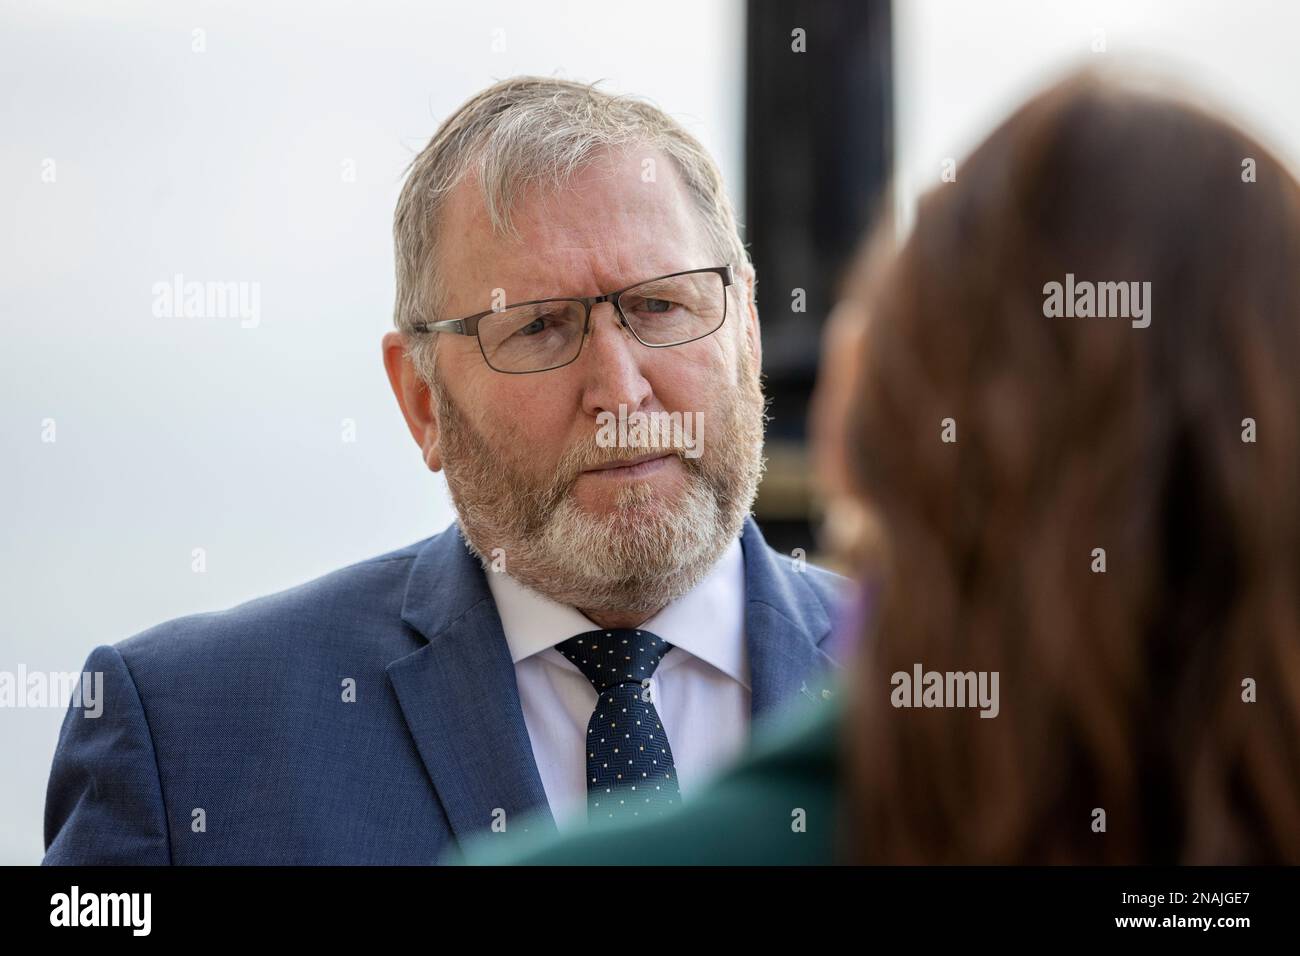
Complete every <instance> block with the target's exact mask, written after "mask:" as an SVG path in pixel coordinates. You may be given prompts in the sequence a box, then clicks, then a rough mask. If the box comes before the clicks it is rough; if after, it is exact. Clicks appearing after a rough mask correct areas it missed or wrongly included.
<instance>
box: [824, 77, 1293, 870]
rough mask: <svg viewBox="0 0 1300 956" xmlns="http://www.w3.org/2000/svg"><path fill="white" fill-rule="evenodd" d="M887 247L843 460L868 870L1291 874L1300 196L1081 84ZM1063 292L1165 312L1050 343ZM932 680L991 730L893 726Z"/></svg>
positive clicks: (1146, 101) (1142, 97) (1231, 138)
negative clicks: (866, 526)
mask: <svg viewBox="0 0 1300 956" xmlns="http://www.w3.org/2000/svg"><path fill="white" fill-rule="evenodd" d="M1247 161H1250V162H1247ZM1252 163H1253V172H1254V177H1253V178H1254V181H1247V180H1248V179H1249V178H1250V177H1249V176H1248V175H1246V172H1247V170H1248V168H1250V167H1251V164H1252ZM885 228H889V227H885ZM877 240H879V236H877ZM880 246H881V243H880V242H879V241H876V242H873V243H872V244H871V246H870V248H871V250H872V251H871V252H869V253H866V254H864V256H863V259H862V260H861V261H860V265H859V266H858V267H857V268H856V270H855V273H854V274H853V276H852V278H851V281H850V284H849V286H848V289H847V290H846V294H847V296H848V297H849V298H850V299H852V300H854V301H857V302H859V303H861V304H862V305H863V306H864V312H865V314H866V317H867V318H866V322H867V325H866V330H865V342H864V344H863V347H862V349H863V350H862V352H861V366H860V379H859V381H860V385H859V386H858V393H857V394H858V401H857V402H856V403H855V411H854V412H853V413H852V414H851V415H850V419H849V422H848V425H847V427H848V432H849V433H848V435H847V436H846V437H847V442H848V447H849V454H848V455H847V456H846V458H847V463H848V468H849V481H850V485H851V491H852V493H853V495H854V496H855V497H857V498H859V499H860V500H862V501H863V502H865V503H866V504H867V506H868V507H869V508H870V509H871V512H872V514H873V517H874V518H875V520H876V522H877V523H878V526H879V527H880V528H881V531H882V534H881V541H880V543H879V547H878V548H877V549H876V550H875V551H873V552H872V554H873V555H874V556H875V557H874V564H873V568H874V573H875V574H876V575H878V579H879V580H880V581H881V582H882V585H883V590H882V592H881V595H880V598H879V604H878V606H877V608H876V611H875V614H874V616H873V619H872V621H871V624H870V625H869V627H868V631H867V633H866V634H864V636H863V645H862V651H861V654H860V656H859V660H858V662H857V666H858V668H859V670H858V672H857V682H858V684H857V689H858V690H859V691H860V693H858V694H857V695H856V697H855V698H854V701H853V704H852V709H851V717H850V723H849V725H848V726H849V730H848V731H847V733H846V747H847V764H848V766H849V772H848V788H849V791H850V793H851V798H850V800H849V801H847V804H846V805H847V806H848V807H849V808H850V809H851V819H850V820H848V821H846V823H847V826H848V828H849V830H850V832H851V834H852V838H851V840H850V841H849V844H850V846H851V855H852V858H853V859H855V860H857V861H862V862H873V863H1270V862H1290V863H1297V862H1300V599H1298V595H1300V185H1298V184H1297V182H1296V179H1295V178H1294V177H1293V175H1292V174H1291V173H1290V172H1288V171H1287V169H1286V168H1285V167H1284V166H1283V164H1282V163H1281V162H1279V160H1278V159H1277V158H1275V157H1274V155H1273V154H1272V153H1271V152H1269V150H1268V149H1266V148H1265V147H1264V146H1262V145H1261V144H1260V143H1259V142H1257V141H1256V140H1254V139H1252V138H1251V137H1250V136H1248V135H1247V134H1246V133H1244V132H1242V131H1241V130H1240V129H1238V128H1236V127H1235V126H1234V125H1232V124H1230V123H1228V122H1226V121H1225V120H1223V119H1220V118H1218V117H1217V116H1216V115H1214V114H1213V113H1210V112H1207V111H1204V110H1202V109H1201V108H1199V107H1198V106H1196V105H1193V104H1191V103H1190V102H1185V101H1184V100H1182V99H1180V98H1177V97H1175V96H1172V95H1167V94H1165V93H1161V92H1156V91H1153V90H1152V89H1151V88H1148V87H1145V86H1138V85H1135V84H1131V83H1124V82H1118V81H1116V80H1114V79H1113V78H1105V77H1102V76H1100V75H1098V74H1095V73H1091V72H1087V73H1083V74H1076V75H1074V76H1072V77H1070V78H1067V79H1066V80H1064V81H1062V82H1060V83H1058V84H1057V85H1055V86H1053V87H1052V88H1050V89H1048V90H1047V91H1046V92H1044V93H1042V94H1040V95H1038V96H1037V97H1035V98H1034V99H1032V100H1031V101H1030V102H1028V103H1027V104H1026V105H1025V106H1023V107H1022V108H1021V109H1019V110H1018V111H1017V112H1016V113H1015V114H1014V115H1013V116H1011V118H1010V119H1008V120H1007V121H1006V122H1005V123H1003V124H1002V125H1001V126H1000V127H999V128H998V129H997V130H996V131H995V132H993V133H992V135H990V136H989V137H988V139H987V140H985V141H984V143H983V144H982V145H980V146H979V147H978V148H977V149H976V150H975V152H974V153H973V154H972V155H971V156H970V157H969V158H968V159H967V160H966V161H965V162H964V163H962V164H961V165H960V166H959V167H958V170H957V180H956V181H955V182H951V183H944V184H941V185H940V186H938V187H936V188H935V189H934V190H932V191H931V192H930V193H929V194H928V195H926V196H925V197H924V198H923V200H922V201H921V203H920V204H919V209H918V212H917V216H916V219H915V225H914V227H913V229H912V230H911V232H910V234H909V235H908V237H907V238H906V240H905V242H904V243H903V244H902V246H901V248H899V249H896V250H895V249H891V250H890V251H889V252H888V253H887V254H885V258H882V254H881V253H880V251H879V249H880ZM1067 273H1072V274H1073V275H1074V276H1075V278H1076V281H1080V282H1081V281H1084V280H1088V281H1094V282H1108V281H1115V282H1133V281H1149V282H1150V283H1151V298H1150V303H1149V305H1150V309H1151V312H1150V316H1151V323H1150V326H1149V327H1146V328H1137V327H1134V325H1133V323H1132V322H1130V321H1129V320H1128V319H1125V318H1065V317H1052V318H1049V317H1047V316H1045V314H1044V301H1045V285H1046V284H1047V283H1049V282H1053V281H1055V282H1062V283H1063V282H1064V281H1065V277H1066V274H1067ZM947 418H951V419H953V424H954V426H955V430H956V435H955V437H956V441H953V442H944V441H941V421H942V420H944V419H947ZM1245 419H1253V421H1254V426H1253V427H1254V429H1255V438H1256V440H1255V441H1254V442H1249V441H1246V440H1244V436H1245V437H1249V436H1248V429H1249V427H1250V423H1245V422H1244V420H1245ZM1098 548H1101V549H1104V552H1105V571H1104V573H1097V571H1095V570H1094V566H1095V564H1096V560H1097V559H1096V557H1095V552H1094V549H1098ZM917 663H919V664H921V665H922V666H923V668H924V669H925V670H926V671H931V670H933V671H940V672H945V671H961V672H966V671H972V670H974V671H990V672H992V671H996V672H998V674H999V691H1000V713H999V714H998V716H997V717H995V718H993V719H982V718H980V717H979V714H978V711H977V710H975V709H958V708H935V709H925V708H919V709H917V708H913V709H907V708H895V707H894V706H892V705H891V702H890V696H891V691H892V690H893V686H892V684H891V675H893V674H894V673H895V672H899V671H903V672H906V673H908V674H910V673H911V672H912V668H913V665H914V664H917ZM1248 679H1249V680H1253V681H1254V682H1255V685H1256V690H1255V693H1256V694H1257V700H1256V701H1255V702H1247V701H1246V700H1244V699H1243V697H1244V696H1245V695H1247V692H1246V690H1245V688H1246V686H1247V684H1248ZM1097 809H1101V810H1104V811H1105V830H1104V832H1098V831H1097V830H1096V829H1095V828H1094V822H1095V821H1096V820H1097V819H1098V817H1097V815H1096V814H1095V811H1096V810H1097Z"/></svg>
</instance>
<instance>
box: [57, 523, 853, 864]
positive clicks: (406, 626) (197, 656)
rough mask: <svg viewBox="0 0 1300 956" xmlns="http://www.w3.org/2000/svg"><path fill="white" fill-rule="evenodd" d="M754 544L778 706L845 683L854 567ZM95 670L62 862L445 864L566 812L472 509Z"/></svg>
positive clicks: (751, 566)
mask: <svg viewBox="0 0 1300 956" xmlns="http://www.w3.org/2000/svg"><path fill="white" fill-rule="evenodd" d="M741 544H742V548H743V551H744V558H745V588H746V594H745V599H746V608H745V633H746V639H747V642H748V650H749V657H750V670H751V684H752V700H753V707H752V710H753V717H754V719H755V721H756V723H757V722H760V721H762V720H763V719H764V717H765V715H769V714H771V713H774V712H777V711H779V710H781V709H782V705H784V704H786V703H788V702H793V701H795V700H798V699H800V698H801V697H814V696H819V695H820V692H821V690H822V689H823V688H824V687H827V686H830V684H831V681H832V680H833V670H834V666H835V662H834V661H832V659H831V657H830V656H828V654H827V653H826V650H825V649H823V647H822V644H823V643H826V647H827V648H829V647H830V646H831V645H830V642H829V641H828V640H827V638H828V635H829V634H830V632H831V621H832V616H833V613H834V609H835V607H836V605H837V603H838V600H839V598H840V596H841V588H842V582H843V579H842V578H840V577H838V576H837V575H833V574H831V573H829V572H827V571H824V570H821V569H819V568H816V567H814V566H812V565H807V566H804V567H801V566H800V565H799V564H798V563H797V562H794V561H792V560H791V559H790V558H787V557H785V556H783V555H780V554H778V553H777V552H775V551H774V550H772V549H771V548H770V547H768V545H767V544H766V543H765V542H764V540H763V537H762V534H761V533H760V532H759V530H758V527H757V525H755V524H754V522H753V520H752V519H748V518H747V519H746V522H745V528H744V532H743V534H742V537H741ZM85 670H86V671H90V672H96V671H100V672H103V674H104V689H103V713H102V714H101V715H100V716H99V717H89V716H85V715H83V712H82V711H81V710H79V709H76V708H73V707H70V708H69V710H68V713H67V715H66V716H65V718H64V721H63V726H62V729H61V731H60V733H59V742H58V748H57V750H56V752H55V755H54V763H53V767H52V770H51V773H50V780H49V787H48V791H47V795H46V804H45V845H46V854H45V860H44V862H45V863H47V864H124V863H125V864H168V863H176V864H337V863H405V864H412V863H414V864H421V863H434V862H437V861H438V858H439V857H440V856H441V855H443V853H444V851H446V850H448V849H449V848H451V847H452V846H453V843H457V844H458V843H459V842H460V841H462V840H464V839H466V838H467V837H470V836H472V835H474V834H476V833H483V832H488V831H490V829H491V826H492V822H493V819H494V813H496V814H497V815H499V814H500V811H504V812H505V814H506V817H507V819H510V820H517V819H521V818H523V817H525V816H526V815H529V813H530V811H544V810H546V808H547V804H546V794H545V791H544V790H543V789H542V782H541V778H540V776H539V774H538V771H537V766H536V764H535V763H534V761H533V752H532V746H531V744H530V742H529V738H528V731H527V729H526V727H525V725H524V718H523V712H522V710H521V708H520V704H519V695H518V691H517V688H516V686H515V670H514V665H513V663H512V662H511V659H510V652H509V647H508V645H507V644H506V640H505V635H504V634H503V633H502V629H501V620H500V618H499V617H498V615H497V610H496V605H495V604H494V602H493V600H492V594H491V591H490V590H489V589H488V585H487V579H486V576H485V572H484V570H483V568H482V566H481V565H480V564H479V562H478V560H477V559H476V558H475V557H474V556H473V555H472V554H471V552H470V551H469V549H468V548H467V547H466V546H465V543H464V541H463V540H462V538H461V537H460V532H459V528H458V526H457V525H455V524H453V525H451V526H450V527H449V528H448V529H447V530H445V531H443V532H442V533H441V534H438V535H435V536H433V537H431V538H428V539H426V540H424V541H421V542H419V543H417V544H413V545H411V546H409V547H406V548H403V549H401V550H399V551H394V552H392V553H390V554H385V555H381V556H379V557H375V558H371V559H370V560H367V561H362V562H360V563H358V564H354V565H351V566H349V567H346V568H342V569H340V570H337V571H334V572H331V573H329V574H326V575H324V576H323V577H320V578H317V579H316V580H314V581H310V582H308V583H306V584H302V585H300V586H298V587H295V588H291V589H289V590H287V591H282V592H280V593H278V594H273V595H270V596H267V597H262V598H258V599H256V600H253V601H249V602H247V603H245V604H241V605H239V606H238V607H234V608H231V609H229V610H225V611H218V612H213V613H205V614H194V615H190V616H186V617H182V618H177V619H176V620H172V621H168V622H166V623H163V624H160V625H157V626H156V627H152V628H150V629H149V630H146V631H144V632H142V633H140V634H137V635H136V636H134V637H132V638H130V639H128V640H125V641H122V642H121V643H119V644H116V645H113V646H108V645H103V646H100V647H97V648H95V649H94V650H93V651H92V652H91V653H90V656H89V658H88V659H87V661H86V664H85ZM349 680H351V681H353V682H355V683H354V684H353V685H351V686H354V687H355V697H356V699H355V702H347V701H345V699H344V697H345V687H346V686H348V685H347V682H348V681H349ZM532 821H533V825H534V826H543V827H547V826H549V827H552V828H553V827H554V822H553V820H551V818H550V816H549V813H548V812H545V813H534V814H532Z"/></svg>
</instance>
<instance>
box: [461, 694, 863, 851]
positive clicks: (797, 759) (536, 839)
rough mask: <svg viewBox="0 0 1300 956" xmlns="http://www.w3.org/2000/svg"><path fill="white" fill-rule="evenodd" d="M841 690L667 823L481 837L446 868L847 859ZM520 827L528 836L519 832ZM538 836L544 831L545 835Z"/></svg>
mask: <svg viewBox="0 0 1300 956" xmlns="http://www.w3.org/2000/svg"><path fill="white" fill-rule="evenodd" d="M842 697H843V692H842V691H837V692H836V693H835V694H833V695H831V696H830V697H829V698H827V699H826V700H824V701H822V702H821V703H819V704H818V705H816V706H811V705H810V706H801V707H797V708H795V709H792V710H789V711H787V712H786V714H785V715H784V719H782V720H778V721H773V722H769V723H767V724H765V725H764V727H763V728H762V730H761V731H757V732H756V736H755V738H754V741H753V744H752V746H751V747H750V749H749V750H748V751H747V753H746V754H745V756H744V757H742V758H741V759H740V760H739V761H738V762H737V763H736V764H735V765H734V766H733V767H732V768H731V769H730V770H728V771H726V772H724V773H723V774H722V775H720V776H719V777H717V778H716V779H715V780H714V781H712V782H711V783H708V784H706V785H705V786H704V787H703V789H701V790H700V791H699V792H697V793H695V794H693V795H687V797H686V798H685V800H684V803H683V805H682V806H681V808H679V809H677V810H675V811H672V812H670V813H668V814H666V815H664V816H662V817H657V818H653V819H646V820H632V821H629V822H619V823H607V824H602V823H600V822H599V821H593V822H592V823H591V824H589V825H588V826H587V827H585V828H583V829H579V830H577V831H573V832H570V833H566V834H560V835H556V834H555V833H554V832H553V831H551V832H546V831H545V830H544V829H543V828H538V830H534V831H533V832H532V833H530V834H529V835H527V836H523V835H519V834H518V833H516V834H514V835H512V836H510V837H508V838H507V837H506V835H505V834H484V835H483V836H481V837H479V838H478V839H476V840H474V841H472V842H471V843H470V844H469V845H468V846H467V847H466V848H465V849H464V850H463V851H460V852H459V853H457V854H455V855H453V856H452V858H450V859H449V860H447V861H446V862H455V863H469V864H472V865H519V866H714V865H730V866H771V865H778V866H808V865H826V864H833V863H837V862H840V861H839V858H838V857H837V851H836V846H837V844H839V843H840V842H841V840H840V837H841V836H842V834H841V832H840V825H841V821H840V816H839V815H840V813H841V810H842V808H841V807H840V797H839V793H840V777H841V769H840V759H839V751H840V743H841V739H840V738H841V734H842V725H843V720H844V710H845V703H844V701H843V700H842ZM519 829H522V827H520V828H519ZM539 831H540V832H539Z"/></svg>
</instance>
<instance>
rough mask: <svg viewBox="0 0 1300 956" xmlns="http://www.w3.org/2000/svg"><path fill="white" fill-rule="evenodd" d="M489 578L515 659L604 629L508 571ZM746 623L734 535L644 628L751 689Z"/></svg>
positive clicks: (741, 567) (740, 560) (741, 555)
mask: <svg viewBox="0 0 1300 956" xmlns="http://www.w3.org/2000/svg"><path fill="white" fill-rule="evenodd" d="M487 581H488V587H489V588H490V589H491V591H492V598H493V600H494V601H495V602H496V606H497V613H498V614H499V615H500V617H501V629H502V630H503V631H504V632H505V636H506V643H507V644H508V645H509V646H510V658H511V660H512V661H514V663H516V664H518V663H519V662H520V661H521V660H524V659H525V658H527V657H531V656H533V655H534V654H538V653H541V652H542V651H544V650H546V649H547V648H550V647H554V646H555V645H556V644H559V643H560V642H561V641H566V640H568V639H569V638H571V637H573V636H575V635H577V634H582V633H583V632H585V631H594V630H598V629H599V625H597V624H594V623H593V622H592V621H591V620H589V619H588V618H587V616H586V615H585V614H583V613H582V612H581V611H579V610H578V609H577V608H574V607H570V606H568V605H566V604H560V603H558V602H557V601H553V600H551V599H550V598H548V597H546V596H544V595H542V594H538V593H537V592H536V591H534V590H532V589H531V588H528V587H525V586H524V585H522V584H520V583H519V582H518V581H516V580H515V579H514V578H512V577H510V575H508V574H507V573H505V572H504V571H497V572H493V571H489V572H487ZM744 624H745V558H744V553H743V551H742V550H741V546H740V539H739V538H735V539H733V540H732V542H731V543H730V545H728V547H727V550H726V551H725V552H723V555H722V557H721V558H720V559H719V560H718V561H717V562H716V563H715V564H714V565H713V567H712V568H710V569H709V572H708V573H707V574H706V575H705V576H704V577H703V579H701V580H700V581H699V583H697V584H696V585H695V587H693V588H691V590H690V591H688V592H686V593H685V594H683V595H682V596H681V597H679V598H678V599H677V600H675V601H673V602H672V603H671V604H669V605H668V606H667V607H665V608H663V609H662V610H660V611H659V613H657V614H655V615H654V617H652V618H650V619H649V620H648V621H645V622H644V623H643V624H641V625H640V626H639V629H641V630H647V631H651V632H653V633H654V634H657V635H659V637H661V638H663V639H664V640H665V641H667V642H668V643H669V644H672V645H673V646H674V647H680V648H681V649H682V650H684V651H686V652H687V653H689V654H692V655H693V656H695V657H698V658H699V659H700V660H703V661H705V662H706V663H708V664H711V665H713V666H714V667H716V668H717V669H718V670H720V671H722V672H723V673H724V674H726V675H727V676H729V677H731V678H732V679H734V680H736V681H738V682H740V683H741V684H743V685H744V686H745V687H746V688H749V687H750V677H749V657H748V651H747V648H746V645H745V626H744ZM565 663H568V662H567V661H566V662H565Z"/></svg>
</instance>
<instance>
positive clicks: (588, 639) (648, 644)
mask: <svg viewBox="0 0 1300 956" xmlns="http://www.w3.org/2000/svg"><path fill="white" fill-rule="evenodd" d="M672 648H673V645H671V644H669V643H668V642H667V641H665V640H664V639H663V638H661V637H660V636H659V635H657V634H652V633H651V632H650V631H638V630H634V629H632V628H617V627H616V628H609V629H608V630H601V631H587V632H586V633H585V634H579V635H577V636H576V637H571V638H569V639H568V640H567V641H561V642H560V643H559V644H557V645H556V646H555V649H556V650H557V651H559V652H560V653H561V654H563V655H564V656H565V657H567V658H568V659H569V660H570V661H572V662H573V664H574V665H575V666H576V667H577V668H578V670H580V671H582V673H583V674H585V675H586V677H587V680H589V681H591V683H592V686H594V687H595V688H596V692H597V693H604V692H605V690H606V689H608V688H610V687H614V686H616V685H618V684H628V683H632V684H639V683H641V682H642V681H644V680H647V679H648V678H650V677H652V676H653V675H654V672H655V668H656V667H658V666H659V662H660V661H661V660H663V657H664V655H665V654H667V653H668V652H669V651H670V650H672Z"/></svg>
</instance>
